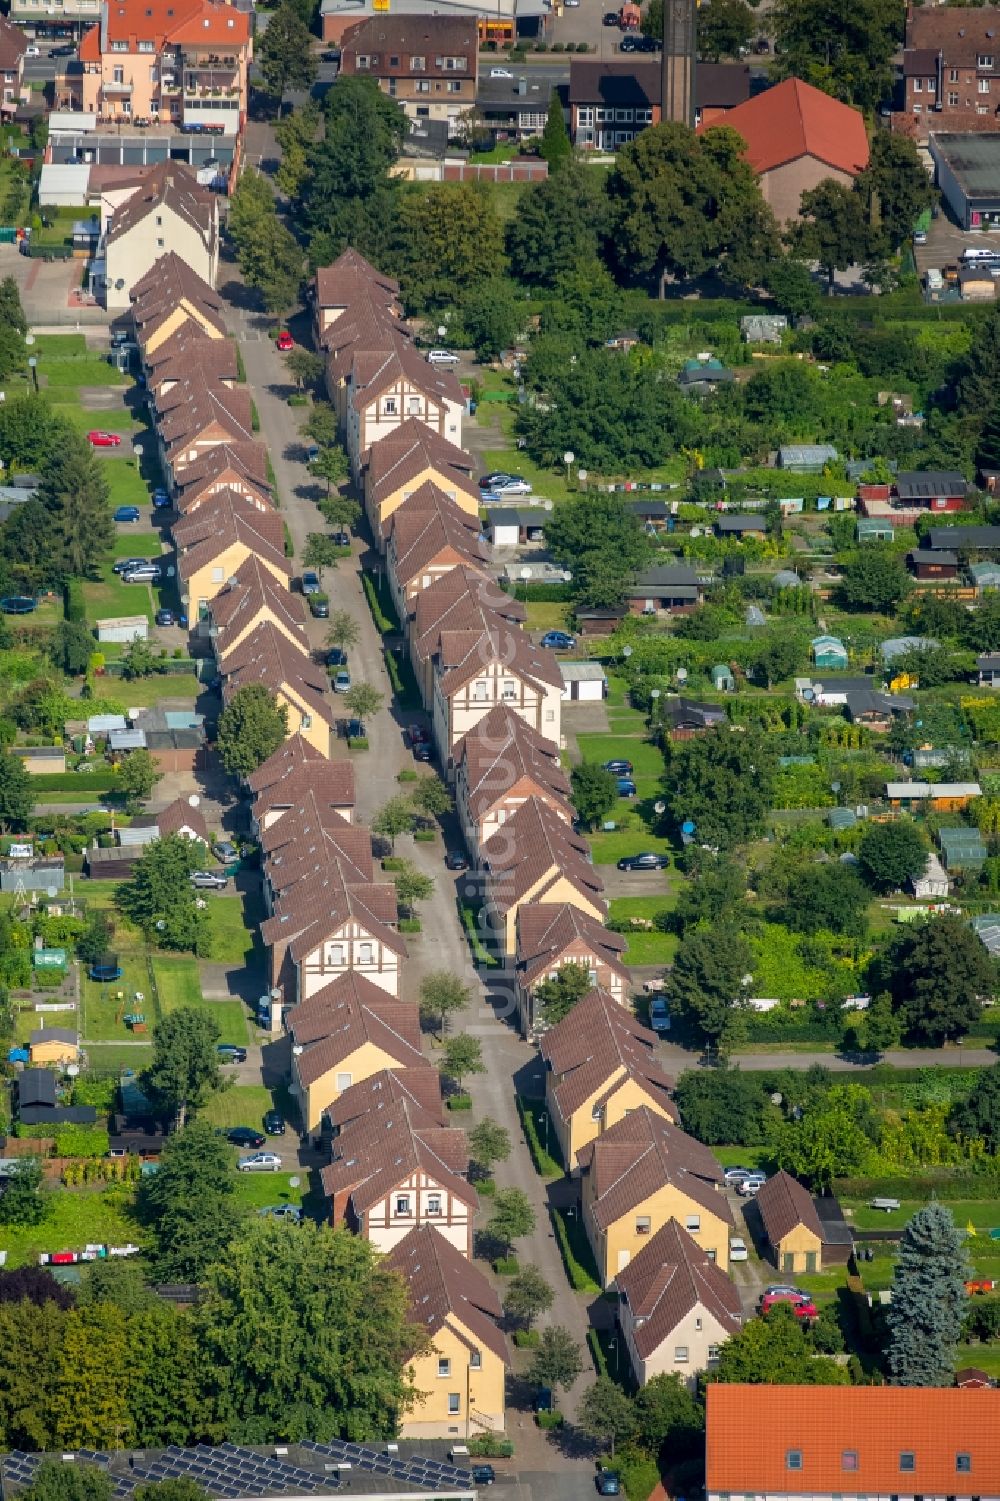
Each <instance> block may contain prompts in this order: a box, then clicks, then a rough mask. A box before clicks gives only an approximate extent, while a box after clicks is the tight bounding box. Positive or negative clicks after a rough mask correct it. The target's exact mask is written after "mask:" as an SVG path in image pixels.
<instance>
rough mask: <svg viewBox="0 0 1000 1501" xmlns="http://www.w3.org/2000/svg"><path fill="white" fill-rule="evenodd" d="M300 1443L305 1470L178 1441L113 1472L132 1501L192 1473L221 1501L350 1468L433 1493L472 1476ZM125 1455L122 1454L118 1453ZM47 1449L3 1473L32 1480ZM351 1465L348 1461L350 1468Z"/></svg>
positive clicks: (89, 1459) (339, 1476)
mask: <svg viewBox="0 0 1000 1501" xmlns="http://www.w3.org/2000/svg"><path fill="white" fill-rule="evenodd" d="M297 1447H298V1448H300V1449H302V1450H304V1451H306V1452H307V1453H308V1454H310V1455H313V1456H315V1460H316V1468H315V1469H305V1468H303V1466H301V1465H297V1464H294V1463H292V1462H291V1461H290V1460H288V1459H285V1458H283V1457H282V1458H278V1457H273V1456H271V1455H262V1454H257V1453H256V1452H255V1451H254V1450H253V1449H243V1448H241V1447H240V1446H239V1445H238V1444H230V1443H225V1444H219V1445H218V1446H215V1447H213V1446H212V1445H210V1444H198V1445H197V1446H196V1447H195V1448H193V1449H182V1448H180V1447H179V1446H178V1445H176V1444H171V1445H170V1447H169V1448H166V1449H162V1450H158V1451H156V1452H155V1453H152V1454H150V1455H149V1456H148V1458H147V1456H146V1455H144V1454H135V1455H133V1456H132V1458H131V1460H130V1461H129V1468H128V1469H127V1470H126V1471H124V1472H123V1473H118V1472H116V1471H112V1472H111V1475H112V1479H113V1480H114V1492H113V1496H114V1501H130V1498H131V1497H132V1495H133V1492H134V1491H135V1488H136V1486H139V1485H143V1484H145V1483H147V1482H148V1481H155V1480H180V1479H188V1480H193V1481H194V1482H195V1483H196V1484H198V1485H200V1486H202V1487H204V1489H205V1490H206V1491H208V1493H209V1495H211V1496H213V1497H215V1498H217V1501H242V1498H246V1501H249V1498H251V1497H262V1496H282V1495H284V1496H307V1495H315V1494H317V1493H319V1494H324V1493H326V1492H329V1491H331V1490H336V1489H338V1488H339V1486H340V1485H341V1483H342V1481H344V1480H346V1479H347V1476H348V1475H349V1473H350V1470H358V1471H361V1472H362V1473H363V1474H364V1475H366V1476H369V1475H371V1476H384V1477H385V1479H386V1482H387V1483H389V1482H391V1484H392V1486H393V1487H399V1486H400V1485H405V1486H414V1487H419V1488H420V1489H422V1490H424V1491H428V1492H432V1493H433V1492H439V1491H442V1490H468V1489H470V1486H471V1479H472V1477H471V1475H470V1473H469V1471H468V1470H463V1469H460V1468H459V1467H458V1466H457V1465H452V1464H445V1463H444V1462H442V1461H441V1460H438V1459H429V1458H425V1457H424V1456H423V1455H413V1456H406V1457H404V1456H401V1455H399V1454H389V1453H386V1452H385V1450H382V1449H373V1448H371V1447H370V1446H368V1445H365V1444H352V1443H347V1442H346V1441H344V1440H341V1439H332V1440H331V1441H330V1442H329V1443H327V1444H319V1443H316V1442H314V1441H313V1440H311V1439H305V1440H303V1441H302V1442H301V1443H300V1444H299V1445H298V1446H297ZM117 1457H118V1458H119V1459H121V1458H122V1456H117ZM44 1458H45V1456H44V1455H41V1454H25V1453H24V1452H23V1451H22V1450H20V1449H15V1450H14V1451H13V1452H12V1453H10V1454H7V1455H4V1456H3V1459H2V1465H3V1478H4V1482H5V1484H7V1485H13V1486H23V1485H29V1484H30V1483H31V1481H32V1480H34V1478H35V1471H36V1470H37V1468H38V1466H39V1465H40V1464H41V1463H42V1461H43V1459H44ZM111 1458H112V1456H111V1455H108V1454H101V1453H98V1452H97V1451H96V1450H93V1449H77V1450H75V1451H74V1460H75V1462H78V1463H80V1464H93V1465H98V1466H99V1467H100V1468H102V1469H105V1470H107V1469H108V1468H109V1465H110V1462H111ZM348 1467H349V1468H348Z"/></svg>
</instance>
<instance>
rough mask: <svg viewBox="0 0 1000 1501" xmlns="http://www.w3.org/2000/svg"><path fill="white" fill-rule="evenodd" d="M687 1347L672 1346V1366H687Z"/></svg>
mask: <svg viewBox="0 0 1000 1501" xmlns="http://www.w3.org/2000/svg"><path fill="white" fill-rule="evenodd" d="M687 1358H688V1347H687V1345H674V1365H687Z"/></svg>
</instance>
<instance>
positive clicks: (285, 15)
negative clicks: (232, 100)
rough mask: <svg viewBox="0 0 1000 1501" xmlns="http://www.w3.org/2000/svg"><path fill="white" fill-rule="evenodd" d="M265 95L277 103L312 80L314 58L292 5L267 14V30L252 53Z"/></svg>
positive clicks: (309, 83) (310, 43)
mask: <svg viewBox="0 0 1000 1501" xmlns="http://www.w3.org/2000/svg"><path fill="white" fill-rule="evenodd" d="M254 61H255V62H256V64H257V69H258V71H259V73H260V75H261V78H262V79H263V82H264V89H265V92H266V93H268V94H270V96H271V98H272V99H277V100H278V104H279V114H280V105H281V100H282V99H283V98H284V95H285V93H286V91H287V90H289V89H298V90H304V89H308V88H309V87H310V86H311V84H312V83H313V82H314V80H315V78H316V58H315V54H314V53H313V50H312V37H311V36H310V34H309V28H308V26H306V24H305V22H304V21H303V20H302V18H301V17H300V15H299V13H298V11H297V10H296V8H295V7H294V6H293V5H290V4H288V3H287V0H286V3H285V4H282V5H279V6H278V8H277V10H275V11H272V12H271V16H270V18H269V21H268V26H267V30H266V31H265V32H264V35H263V38H262V39H261V41H260V42H259V44H258V45H257V47H256V48H255V49H254Z"/></svg>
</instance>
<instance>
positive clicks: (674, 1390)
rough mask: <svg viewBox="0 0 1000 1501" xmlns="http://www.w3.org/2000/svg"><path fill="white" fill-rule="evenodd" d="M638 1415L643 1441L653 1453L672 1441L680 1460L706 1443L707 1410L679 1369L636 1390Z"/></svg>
mask: <svg viewBox="0 0 1000 1501" xmlns="http://www.w3.org/2000/svg"><path fill="white" fill-rule="evenodd" d="M635 1417H636V1423H637V1425H638V1430H639V1442H640V1443H641V1444H642V1446H643V1448H644V1449H646V1450H647V1451H648V1452H649V1453H650V1454H659V1452H660V1450H661V1449H662V1448H663V1446H664V1444H668V1445H669V1447H670V1455H671V1457H672V1458H673V1459H676V1458H678V1457H680V1456H682V1455H685V1454H686V1453H687V1452H688V1451H691V1450H694V1449H696V1448H700V1447H701V1445H702V1444H703V1443H704V1442H705V1438H704V1434H705V1409H704V1408H703V1407H702V1405H701V1403H700V1402H699V1401H698V1399H697V1398H696V1397H695V1396H694V1394H693V1393H692V1392H689V1391H688V1389H687V1387H686V1386H685V1384H684V1381H683V1379H682V1377H681V1376H680V1375H678V1374H677V1373H676V1372H673V1371H671V1372H670V1373H669V1374H668V1373H666V1372H664V1373H663V1374H662V1375H659V1376H654V1377H653V1378H652V1380H650V1381H647V1382H646V1385H645V1386H643V1387H641V1388H640V1389H639V1391H637V1392H636V1394H635Z"/></svg>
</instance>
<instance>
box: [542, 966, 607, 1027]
mask: <svg viewBox="0 0 1000 1501" xmlns="http://www.w3.org/2000/svg"><path fill="white" fill-rule="evenodd" d="M593 988H594V987H593V985H592V984H591V980H590V972H589V971H588V969H587V967H586V965H583V964H560V966H559V968H558V969H557V971H556V973H555V975H553V976H551V977H550V978H549V979H547V980H540V981H539V982H538V984H537V985H536V986H535V990H534V998H535V1008H534V1009H535V1015H536V1017H538V1018H539V1019H540V1020H542V1021H544V1022H545V1023H547V1025H548V1026H550V1027H554V1026H555V1025H556V1024H557V1023H558V1022H561V1021H562V1019H563V1017H565V1016H568V1015H569V1013H570V1012H571V1011H572V1009H573V1007H574V1006H575V1005H576V1004H577V1002H578V1001H582V1000H583V998H584V996H585V995H588V994H589V993H590V991H591V990H593Z"/></svg>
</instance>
